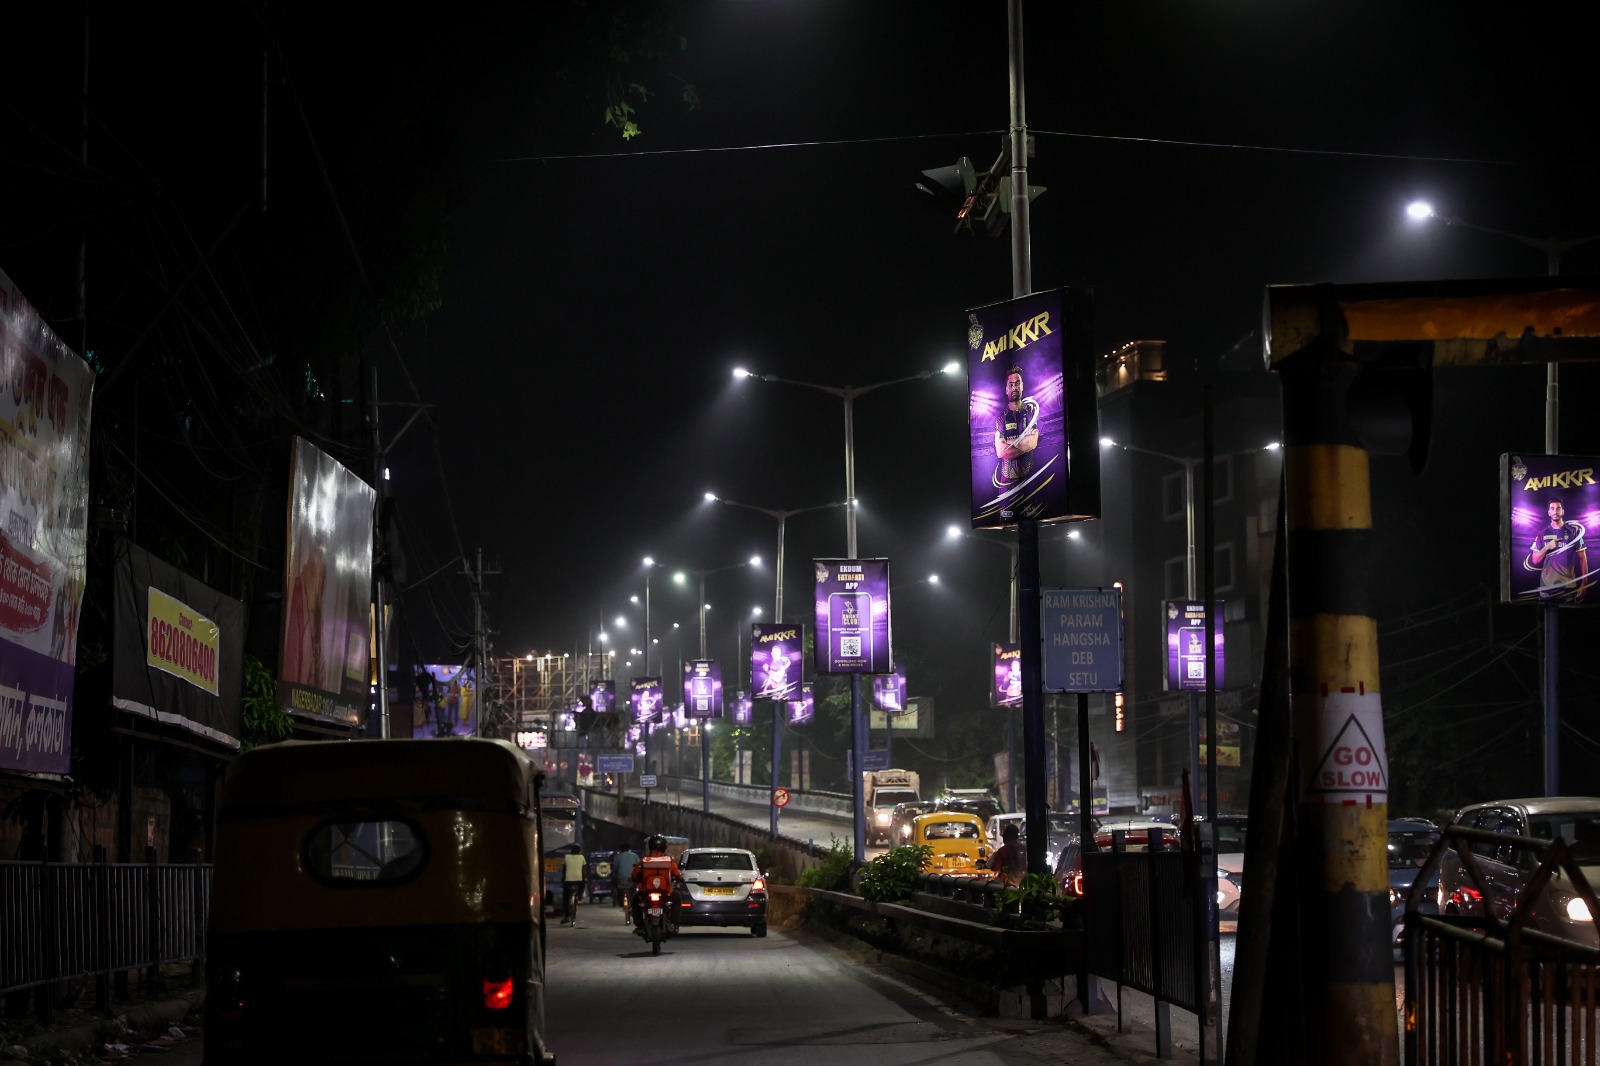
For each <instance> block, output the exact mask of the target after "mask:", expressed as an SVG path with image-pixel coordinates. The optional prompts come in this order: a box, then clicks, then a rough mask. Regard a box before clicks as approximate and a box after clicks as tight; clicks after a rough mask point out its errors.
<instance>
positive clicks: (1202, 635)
mask: <svg viewBox="0 0 1600 1066" xmlns="http://www.w3.org/2000/svg"><path fill="white" fill-rule="evenodd" d="M1166 615H1167V688H1168V690H1169V691H1173V692H1194V691H1200V692H1204V691H1205V687H1206V605H1205V604H1204V603H1202V602H1200V601H1198V600H1168V601H1167V602H1166ZM1211 622H1212V628H1211V636H1212V644H1213V645H1214V647H1215V657H1216V663H1217V684H1216V688H1217V689H1218V691H1220V690H1221V689H1222V686H1223V680H1224V678H1226V677H1227V676H1228V672H1227V671H1226V670H1225V669H1223V655H1222V601H1221V600H1216V601H1215V602H1213V603H1212V605H1211Z"/></svg>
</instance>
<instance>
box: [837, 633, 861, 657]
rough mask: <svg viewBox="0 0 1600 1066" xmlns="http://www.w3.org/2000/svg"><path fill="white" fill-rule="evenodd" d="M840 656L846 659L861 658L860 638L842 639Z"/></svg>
mask: <svg viewBox="0 0 1600 1066" xmlns="http://www.w3.org/2000/svg"><path fill="white" fill-rule="evenodd" d="M839 655H840V657H841V658H845V659H858V658H860V657H861V638H860V637H840V638H839Z"/></svg>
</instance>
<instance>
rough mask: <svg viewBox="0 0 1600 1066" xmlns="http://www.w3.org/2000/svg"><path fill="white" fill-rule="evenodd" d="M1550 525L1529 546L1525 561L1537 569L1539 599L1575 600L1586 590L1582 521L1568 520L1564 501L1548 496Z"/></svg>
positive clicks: (1587, 557)
mask: <svg viewBox="0 0 1600 1066" xmlns="http://www.w3.org/2000/svg"><path fill="white" fill-rule="evenodd" d="M1546 510H1547V512H1548V513H1549V515H1550V524H1549V525H1547V526H1546V527H1545V528H1544V529H1543V530H1541V531H1540V533H1539V535H1538V536H1537V537H1536V538H1535V540H1534V542H1533V544H1532V545H1531V546H1530V547H1529V548H1528V559H1527V562H1526V563H1525V564H1524V565H1525V566H1526V567H1527V568H1528V569H1529V570H1537V571H1539V598H1540V599H1541V600H1544V601H1545V602H1547V603H1562V602H1567V603H1571V602H1575V601H1577V600H1581V599H1583V598H1584V593H1585V592H1587V591H1588V590H1589V583H1590V575H1589V549H1588V547H1587V546H1586V545H1585V544H1584V542H1583V535H1584V528H1583V523H1582V522H1569V521H1567V508H1566V504H1564V503H1563V502H1562V501H1561V497H1559V496H1551V497H1550V502H1549V504H1548V506H1547V507H1546Z"/></svg>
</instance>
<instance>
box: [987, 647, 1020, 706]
mask: <svg viewBox="0 0 1600 1066" xmlns="http://www.w3.org/2000/svg"><path fill="white" fill-rule="evenodd" d="M989 706H991V707H1021V706H1022V646H1021V645H1020V644H996V645H995V646H994V679H993V684H992V685H991V686H990V687H989Z"/></svg>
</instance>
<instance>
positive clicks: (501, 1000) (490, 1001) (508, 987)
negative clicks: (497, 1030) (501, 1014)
mask: <svg viewBox="0 0 1600 1066" xmlns="http://www.w3.org/2000/svg"><path fill="white" fill-rule="evenodd" d="M516 987H517V983H516V981H515V979H513V978H510V977H507V978H506V979H505V980H503V981H500V980H495V979H494V978H492V977H485V978H484V979H483V1005H484V1006H485V1007H487V1008H488V1009H489V1010H505V1009H506V1008H507V1007H509V1006H511V998H512V994H513V992H515V991H516Z"/></svg>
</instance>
